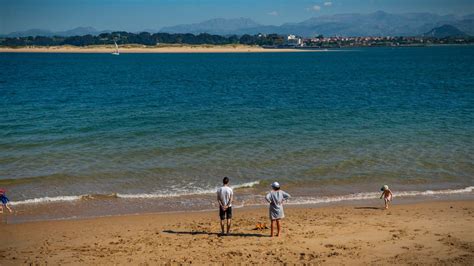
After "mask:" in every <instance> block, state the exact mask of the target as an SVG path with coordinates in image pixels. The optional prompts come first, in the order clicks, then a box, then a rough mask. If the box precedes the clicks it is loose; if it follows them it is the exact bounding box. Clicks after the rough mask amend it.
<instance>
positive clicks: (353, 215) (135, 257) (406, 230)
mask: <svg viewBox="0 0 474 266" xmlns="http://www.w3.org/2000/svg"><path fill="white" fill-rule="evenodd" d="M266 213H267V210H266V209H261V208H260V209H245V210H244V209H237V210H235V217H236V218H235V222H234V225H235V227H234V228H235V230H234V232H233V234H232V235H230V236H225V237H219V236H218V235H217V234H216V232H218V224H217V223H216V222H217V221H216V219H215V218H216V213H214V212H212V213H210V212H200V213H180V214H151V215H137V216H122V217H106V218H96V219H88V220H76V221H54V222H36V223H26V224H16V225H5V224H3V225H1V226H0V232H1V234H0V235H1V236H2V241H0V261H1V263H0V264H2V265H14V264H23V263H26V264H29V263H33V264H36V263H40V264H46V263H47V264H51V263H52V264H58V263H61V264H84V263H85V264H127V263H133V264H138V263H145V264H156V263H157V262H160V263H168V262H171V263H173V262H180V263H193V264H195V263H197V264H203V263H209V262H229V263H265V264H269V263H285V262H286V263H314V264H318V263H330V264H335V263H338V264H339V263H343V264H355V263H356V264H365V263H372V264H385V263H393V264H412V263H423V264H464V265H473V264H474V230H473V229H474V228H473V214H474V202H473V201H457V202H436V203H423V204H412V205H399V206H394V207H393V208H392V209H391V210H388V211H383V210H380V209H376V208H374V207H370V206H369V207H362V206H361V207H325V208H307V207H305V208H302V207H288V208H287V216H288V217H287V218H286V219H285V230H284V234H283V236H282V237H280V238H270V237H268V233H269V230H264V231H256V230H252V229H253V228H254V226H255V224H256V222H258V221H266V218H267V217H266Z"/></svg>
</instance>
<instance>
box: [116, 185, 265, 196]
mask: <svg viewBox="0 0 474 266" xmlns="http://www.w3.org/2000/svg"><path fill="white" fill-rule="evenodd" d="M258 184H260V181H253V182H247V183H243V184H239V185H235V186H231V187H232V188H233V189H238V188H250V187H253V186H256V185H258ZM216 190H217V187H216V188H213V189H203V190H196V191H183V192H174V193H140V194H121V193H117V197H119V198H124V199H154V198H174V197H182V196H193V195H204V194H213V193H216Z"/></svg>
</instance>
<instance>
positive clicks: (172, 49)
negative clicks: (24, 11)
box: [0, 45, 323, 54]
mask: <svg viewBox="0 0 474 266" xmlns="http://www.w3.org/2000/svg"><path fill="white" fill-rule="evenodd" d="M308 51H312V52H317V51H320V52H321V51H323V50H299V49H264V48H262V47H260V46H247V45H222V46H219V45H216V46H210V45H183V46H137V45H128V46H123V47H120V48H119V52H120V53H263V52H308ZM113 52H115V48H114V47H113V46H97V45H94V46H84V47H78V46H50V47H36V46H31V47H18V48H9V47H0V53H106V54H107V53H113Z"/></svg>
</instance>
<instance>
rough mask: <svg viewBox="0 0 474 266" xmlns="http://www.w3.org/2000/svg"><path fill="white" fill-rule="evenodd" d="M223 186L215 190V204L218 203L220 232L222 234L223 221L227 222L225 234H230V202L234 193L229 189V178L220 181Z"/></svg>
mask: <svg viewBox="0 0 474 266" xmlns="http://www.w3.org/2000/svg"><path fill="white" fill-rule="evenodd" d="M222 183H224V185H223V186H222V187H220V188H218V189H217V202H219V217H220V218H221V230H222V232H221V233H222V234H224V220H227V234H229V232H230V225H231V221H232V201H233V200H234V192H233V191H232V188H230V187H229V178H228V177H224V179H223V180H222Z"/></svg>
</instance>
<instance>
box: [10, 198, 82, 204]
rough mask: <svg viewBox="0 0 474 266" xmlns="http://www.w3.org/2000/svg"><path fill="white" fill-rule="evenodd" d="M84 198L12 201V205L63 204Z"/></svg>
mask: <svg viewBox="0 0 474 266" xmlns="http://www.w3.org/2000/svg"><path fill="white" fill-rule="evenodd" d="M81 198H82V196H58V197H43V198H34V199H27V200H22V201H11V202H10V203H11V205H24V204H40V203H50V202H61V201H75V200H80V199H81Z"/></svg>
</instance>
